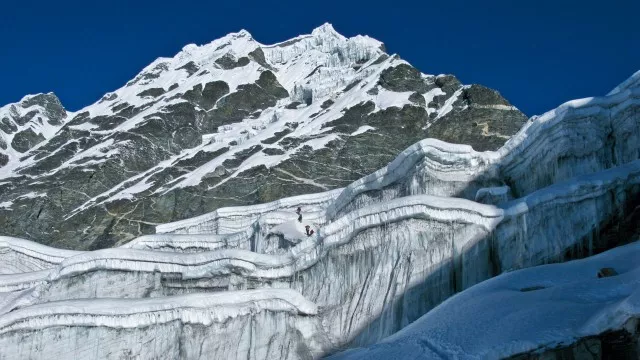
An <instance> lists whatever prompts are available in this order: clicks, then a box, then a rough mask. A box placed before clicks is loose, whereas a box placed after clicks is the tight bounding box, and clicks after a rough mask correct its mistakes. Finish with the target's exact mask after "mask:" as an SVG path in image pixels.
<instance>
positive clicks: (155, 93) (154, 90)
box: [138, 88, 164, 98]
mask: <svg viewBox="0 0 640 360" xmlns="http://www.w3.org/2000/svg"><path fill="white" fill-rule="evenodd" d="M162 94H164V89H163V88H151V89H147V90H144V91H141V92H140V93H138V96H139V97H145V96H150V97H154V98H155V97H158V96H160V95H162Z"/></svg>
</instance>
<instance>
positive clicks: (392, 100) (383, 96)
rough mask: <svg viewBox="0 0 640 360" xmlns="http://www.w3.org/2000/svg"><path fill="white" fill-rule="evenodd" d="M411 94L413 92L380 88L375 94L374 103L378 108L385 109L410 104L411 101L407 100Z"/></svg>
mask: <svg viewBox="0 0 640 360" xmlns="http://www.w3.org/2000/svg"><path fill="white" fill-rule="evenodd" d="M411 94H413V92H412V91H405V92H395V91H389V90H387V89H385V88H380V89H379V90H378V94H377V95H375V103H376V105H377V108H378V109H380V110H385V109H387V108H389V107H392V106H394V107H399V108H401V107H403V106H404V105H411V104H412V102H411V101H409V96H411Z"/></svg>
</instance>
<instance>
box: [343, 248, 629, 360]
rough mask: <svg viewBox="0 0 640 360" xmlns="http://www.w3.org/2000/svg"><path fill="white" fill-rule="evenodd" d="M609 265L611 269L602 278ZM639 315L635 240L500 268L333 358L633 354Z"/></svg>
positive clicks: (463, 357)
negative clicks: (574, 256) (562, 259)
mask: <svg viewBox="0 0 640 360" xmlns="http://www.w3.org/2000/svg"><path fill="white" fill-rule="evenodd" d="M606 268H610V269H613V270H614V271H615V273H616V275H615V276H609V277H603V278H600V276H598V273H599V272H601V271H602V269H606ZM639 320H640V242H635V243H633V244H629V245H627V246H623V247H620V248H616V249H613V250H609V251H608V252H606V253H603V254H600V255H597V256H593V257H590V258H588V259H584V260H576V261H571V262H568V263H564V264H553V265H545V266H538V267H535V268H530V269H525V270H520V271H515V272H510V273H506V274H503V275H501V276H498V277H496V278H494V279H491V280H488V281H485V282H483V283H481V284H478V285H476V286H474V287H472V288H470V289H468V290H465V291H463V292H462V293H460V294H458V295H456V296H454V297H452V298H451V299H449V300H447V301H445V302H444V303H442V304H441V305H440V306H438V307H437V308H435V309H434V310H433V311H431V312H429V313H428V314H426V315H425V316H423V317H421V318H420V319H418V320H417V321H416V322H414V323H413V324H411V325H409V326H407V327H406V328H405V329H402V330H401V331H400V332H398V333H397V334H395V335H393V336H391V337H389V338H387V339H385V340H384V341H383V342H381V343H379V344H376V345H373V346H371V347H369V348H363V349H354V350H351V351H347V352H345V353H343V354H339V355H336V356H333V357H330V358H331V359H345V360H346V359H353V360H355V359H385V360H387V359H389V360H391V359H409V358H411V359H502V358H508V357H510V356H516V355H519V354H530V355H529V357H526V356H523V357H522V358H533V359H537V358H541V359H542V358H551V359H554V358H567V357H566V356H570V357H569V358H574V359H592V358H600V357H602V356H603V355H604V357H602V358H611V359H633V358H637V357H638V356H640V352H639V351H638V349H637V347H634V346H633V344H634V343H635V344H637V342H638V338H639V337H640V332H638V328H637V325H638V321H639ZM625 339H628V340H626V342H625ZM625 345H626V346H625ZM567 348H568V351H567ZM563 350H564V351H563ZM603 352H604V353H603ZM562 354H564V355H565V357H561V355H562ZM544 355H546V356H547V357H544ZM538 356H539V357H538ZM556 356H557V357H556Z"/></svg>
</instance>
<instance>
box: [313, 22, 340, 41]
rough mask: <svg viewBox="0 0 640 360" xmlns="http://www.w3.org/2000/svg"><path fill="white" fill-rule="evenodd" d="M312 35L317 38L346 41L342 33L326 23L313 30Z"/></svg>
mask: <svg viewBox="0 0 640 360" xmlns="http://www.w3.org/2000/svg"><path fill="white" fill-rule="evenodd" d="M311 35H313V36H317V37H323V36H332V37H336V38H338V39H342V40H346V38H345V37H344V36H342V35H341V34H340V33H338V32H337V31H336V29H334V28H333V25H331V24H329V23H324V24H322V25H320V26H318V27H317V28H315V29H313V31H312V32H311Z"/></svg>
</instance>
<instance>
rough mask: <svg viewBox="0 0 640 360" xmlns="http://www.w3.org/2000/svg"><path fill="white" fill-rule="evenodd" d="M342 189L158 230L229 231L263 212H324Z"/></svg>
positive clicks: (219, 212) (239, 208)
mask: <svg viewBox="0 0 640 360" xmlns="http://www.w3.org/2000/svg"><path fill="white" fill-rule="evenodd" d="M341 191H342V189H335V190H331V191H327V192H322V193H317V194H308V195H300V196H293V197H289V198H283V199H280V200H276V201H273V202H270V203H265V204H259V205H250V206H236V207H228V208H220V209H218V210H216V211H214V212H211V213H207V214H203V215H200V216H197V217H194V218H190V219H185V220H180V221H176V222H172V223H167V224H161V225H158V226H157V227H156V232H157V233H171V234H229V233H235V232H240V231H244V230H246V229H247V228H248V227H251V226H253V225H254V223H255V222H256V221H257V220H258V219H259V218H260V217H261V216H262V215H264V214H268V213H271V212H276V211H281V212H288V213H289V214H293V213H294V212H295V210H296V209H297V208H298V207H302V208H303V209H304V212H308V213H314V212H319V211H321V212H323V211H324V210H325V209H326V207H327V206H328V205H329V204H330V203H331V202H332V201H333V200H334V199H335V198H336V197H337V196H338V195H339V194H340V192H341Z"/></svg>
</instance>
